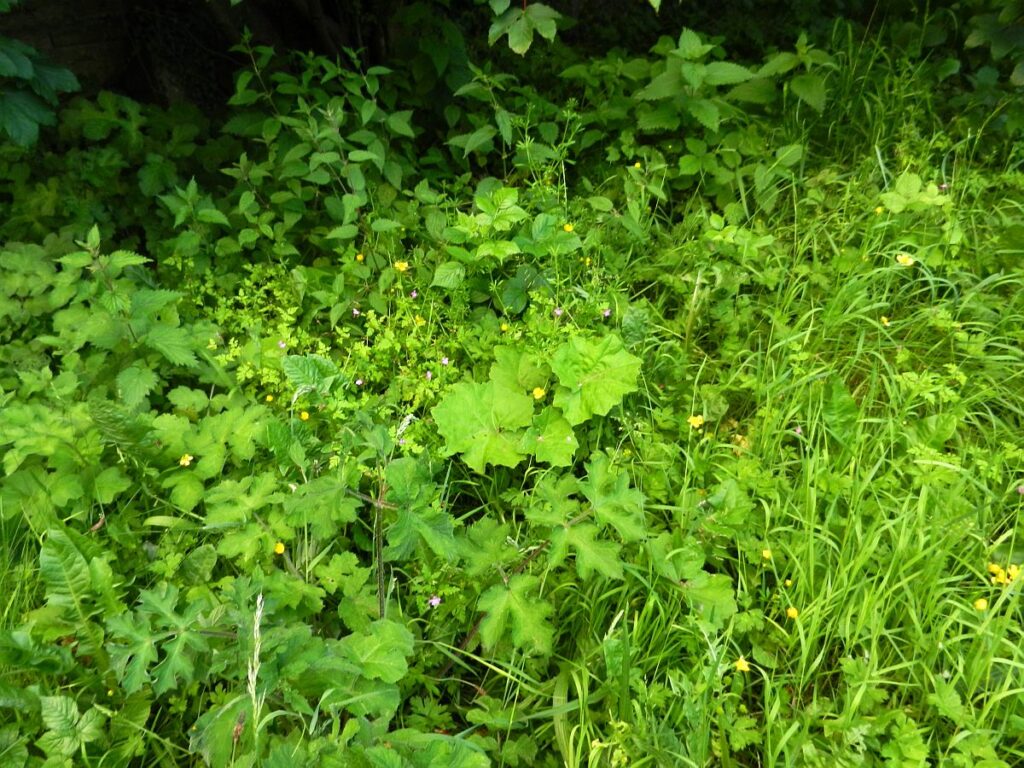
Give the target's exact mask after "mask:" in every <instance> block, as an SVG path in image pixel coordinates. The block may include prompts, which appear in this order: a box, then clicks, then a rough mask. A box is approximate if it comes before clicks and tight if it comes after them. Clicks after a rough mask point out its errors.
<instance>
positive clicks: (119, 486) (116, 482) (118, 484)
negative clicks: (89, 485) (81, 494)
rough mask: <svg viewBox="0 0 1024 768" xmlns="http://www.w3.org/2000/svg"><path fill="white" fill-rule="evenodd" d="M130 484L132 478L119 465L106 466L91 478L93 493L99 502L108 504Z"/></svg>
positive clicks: (129, 486)
mask: <svg viewBox="0 0 1024 768" xmlns="http://www.w3.org/2000/svg"><path fill="white" fill-rule="evenodd" d="M131 486H132V480H131V478H130V477H128V475H126V474H125V472H124V470H122V469H121V468H120V467H107V468H106V469H104V470H103V471H102V472H100V473H99V474H98V475H96V478H95V479H94V480H93V495H94V497H95V499H96V501H98V502H99V503H100V504H110V503H111V502H112V501H113V500H114V499H115V498H117V497H118V496H119V495H120V494H122V493H124V491H126V490H128V489H129V488H131Z"/></svg>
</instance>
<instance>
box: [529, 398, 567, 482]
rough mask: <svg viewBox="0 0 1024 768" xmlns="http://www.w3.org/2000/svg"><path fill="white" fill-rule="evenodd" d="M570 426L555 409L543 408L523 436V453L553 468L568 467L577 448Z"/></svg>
mask: <svg viewBox="0 0 1024 768" xmlns="http://www.w3.org/2000/svg"><path fill="white" fill-rule="evenodd" d="M579 445H580V444H579V441H578V440H577V439H576V434H575V432H573V428H572V425H571V424H569V422H568V421H566V420H565V418H564V417H563V416H562V414H561V413H560V412H559V411H558V410H557V409H556V408H545V409H544V410H543V411H541V413H540V415H539V416H538V417H537V418H535V419H534V420H533V424H532V425H531V427H530V428H529V429H528V430H527V431H526V434H525V435H524V436H523V446H522V447H523V451H525V452H526V453H532V454H533V455H535V456H536V457H537V460H538V461H543V462H545V463H546V464H550V465H551V466H553V467H568V466H570V465H571V464H572V462H573V458H574V457H575V455H576V449H577V448H579Z"/></svg>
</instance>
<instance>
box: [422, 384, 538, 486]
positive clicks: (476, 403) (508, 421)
mask: <svg viewBox="0 0 1024 768" xmlns="http://www.w3.org/2000/svg"><path fill="white" fill-rule="evenodd" d="M431 413H432V414H433V416H434V421H435V422H436V423H437V430H438V432H440V433H441V435H442V436H443V437H444V439H445V448H446V450H447V452H448V453H449V454H452V453H461V454H463V456H462V458H463V460H464V461H465V462H466V464H467V465H468V466H469V467H470V468H471V469H474V470H475V471H477V472H480V473H483V471H484V468H485V467H486V466H487V465H488V464H495V465H500V466H503V467H514V466H516V465H517V464H518V463H519V462H520V461H522V459H523V456H524V454H523V453H522V452H521V451H520V450H519V442H520V440H521V439H522V432H521V431H520V430H521V429H522V428H523V427H526V426H527V425H529V423H530V420H531V418H532V416H533V400H532V399H531V398H530V397H528V396H527V395H526V394H525V393H524V394H521V395H520V394H518V393H516V392H512V391H509V390H506V389H504V388H499V387H496V386H495V385H494V383H493V382H489V383H487V384H478V383H476V382H463V383H461V384H456V385H455V386H454V387H452V388H451V390H450V391H449V392H448V394H447V396H445V398H444V400H442V401H441V402H440V403H439V404H438V405H437V406H435V407H434V409H433V410H432V411H431Z"/></svg>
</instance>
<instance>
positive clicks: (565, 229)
mask: <svg viewBox="0 0 1024 768" xmlns="http://www.w3.org/2000/svg"><path fill="white" fill-rule="evenodd" d="M572 230H573V226H572V224H563V225H562V231H563V232H572Z"/></svg>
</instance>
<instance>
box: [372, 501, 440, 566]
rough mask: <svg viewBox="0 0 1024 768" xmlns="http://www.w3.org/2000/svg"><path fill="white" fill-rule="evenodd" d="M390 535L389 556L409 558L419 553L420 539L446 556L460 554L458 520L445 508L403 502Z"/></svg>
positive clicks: (437, 552)
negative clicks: (457, 534) (456, 528)
mask: <svg viewBox="0 0 1024 768" xmlns="http://www.w3.org/2000/svg"><path fill="white" fill-rule="evenodd" d="M387 537H388V547H387V550H386V551H385V558H386V559H387V560H408V559H409V558H410V557H412V556H413V555H415V554H416V551H417V548H418V546H419V544H420V542H421V541H422V542H423V543H424V544H425V545H426V546H427V548H428V549H430V551H432V552H433V553H434V554H435V555H437V556H438V557H440V558H443V559H444V560H448V561H453V560H455V558H456V557H457V556H458V548H457V545H456V541H455V523H454V521H453V520H452V517H451V515H449V514H448V513H447V512H445V511H444V510H443V509H436V508H434V507H424V506H422V505H420V506H418V507H416V508H410V507H408V506H406V505H402V506H401V507H400V508H399V509H398V513H397V517H396V519H395V522H394V523H392V524H391V526H390V527H389V528H388V533H387Z"/></svg>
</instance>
